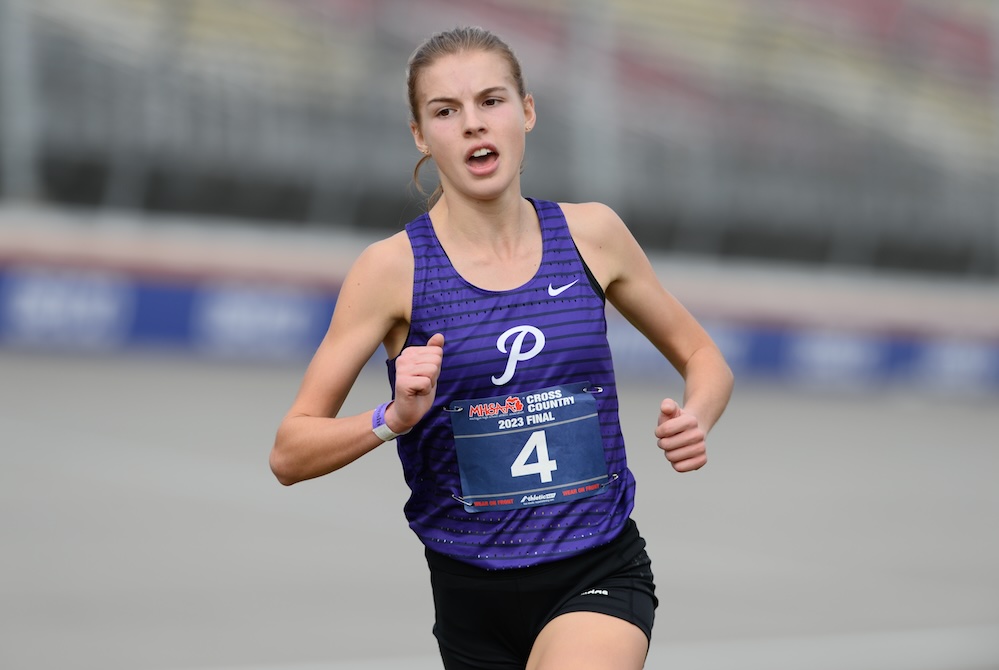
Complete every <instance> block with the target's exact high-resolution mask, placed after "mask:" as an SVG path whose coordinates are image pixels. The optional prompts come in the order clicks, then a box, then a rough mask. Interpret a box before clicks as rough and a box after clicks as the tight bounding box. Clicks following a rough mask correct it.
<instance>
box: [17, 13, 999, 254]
mask: <svg viewBox="0 0 999 670" xmlns="http://www.w3.org/2000/svg"><path fill="white" fill-rule="evenodd" d="M29 6H30V12H31V17H32V21H33V25H34V30H33V34H34V38H35V45H36V51H37V54H38V57H37V59H36V61H37V65H38V72H37V77H36V82H37V86H36V89H37V98H38V99H37V106H38V110H39V112H40V117H41V118H42V125H41V132H42V135H43V137H42V138H41V141H40V146H41V147H43V150H42V152H41V156H40V158H39V160H40V162H41V163H42V165H41V167H42V170H43V174H44V177H45V185H46V189H47V193H48V197H50V198H51V199H53V200H55V201H61V202H66V203H72V204H78V205H79V204H84V205H89V206H132V207H143V208H155V209H173V210H185V209H186V210H192V211H202V212H209V213H221V214H229V215H238V216H252V217H258V218H268V217H270V218H273V219H279V220H282V221H284V222H289V221H306V220H310V221H320V220H321V221H327V220H331V221H332V222H333V223H335V224H339V225H343V224H344V223H351V222H362V221H363V222H365V225H379V223H376V222H381V225H387V226H390V227H397V226H398V224H399V223H400V221H401V220H403V219H405V218H406V216H407V215H408V213H412V211H413V210H414V208H418V207H419V203H418V200H417V199H415V198H414V197H413V196H412V195H411V194H409V193H408V192H407V186H406V182H407V179H408V174H409V169H408V166H410V165H413V164H414V163H415V156H414V155H413V148H412V143H411V140H410V138H409V137H408V132H407V131H406V127H405V123H406V115H407V111H406V109H405V102H404V94H403V89H404V82H403V72H404V67H403V64H404V62H405V59H406V57H407V56H408V55H409V53H410V52H411V51H412V49H413V48H414V46H415V45H416V44H417V43H418V42H419V41H420V40H421V39H423V38H424V37H426V35H428V34H429V33H431V32H433V31H435V30H438V29H442V28H447V27H450V26H453V25H456V24H460V23H470V24H480V25H485V26H488V27H490V28H493V29H494V30H495V31H496V32H498V33H499V34H501V35H502V36H504V37H505V38H507V39H508V41H510V42H511V44H512V45H513V46H514V48H515V49H516V50H517V51H518V53H519V54H520V55H521V57H522V58H523V60H524V61H525V69H526V72H527V75H528V79H529V85H530V87H531V88H532V90H533V91H535V93H536V95H537V98H538V105H539V110H540V114H541V117H540V118H541V126H540V127H539V132H538V133H536V134H535V135H533V136H532V144H531V149H530V151H529V155H528V176H529V178H530V183H531V187H530V191H531V194H532V195H533V194H537V195H543V196H545V197H554V198H565V199H576V198H585V197H597V196H599V197H602V198H606V199H608V200H609V201H610V202H611V204H613V205H614V206H615V207H617V208H619V209H620V210H621V211H622V213H623V214H625V215H626V217H627V219H628V221H629V223H631V224H632V226H633V227H634V229H635V230H636V234H638V235H639V237H640V238H641V239H642V240H643V241H644V242H646V243H649V244H652V245H667V246H670V247H671V248H676V249H681V250H683V249H686V250H696V251H699V252H703V253H711V254H736V255H740V254H741V255H758V254H762V255H769V256H771V257H786V258H790V259H798V260H809V261H820V262H856V263H862V264H868V265H879V264H881V265H888V266H892V265H895V266H899V267H906V268H908V269H937V270H945V271H950V272H958V273H967V272H974V273H982V272H987V273H995V272H997V267H996V266H997V260H996V253H997V252H996V246H997V245H996V244H995V241H994V240H995V238H996V237H997V233H996V232H995V225H996V224H995V220H996V208H997V207H999V204H997V201H996V198H995V197H994V196H993V195H992V192H993V191H994V185H995V183H996V181H997V180H999V166H997V162H996V158H995V157H996V156H997V155H999V129H997V126H999V111H997V103H996V100H999V94H997V93H996V92H995V91H996V86H997V84H996V81H997V78H999V77H997V73H996V70H997V66H996V61H995V60H994V57H993V56H992V53H993V46H992V44H993V36H992V33H991V31H990V25H996V21H995V20H994V19H993V18H992V17H993V16H994V10H992V9H991V7H990V6H989V4H988V3H986V2H982V1H967V2H960V3H947V4H942V3H935V2H929V1H925V0H923V1H916V0H773V1H771V2H766V3H758V2H751V1H748V0H609V1H607V2H569V1H568V0H505V1H503V2H500V1H499V0H484V1H482V2H476V3H468V2H461V1H459V0H426V1H425V2H420V3H413V2H411V1H410V0H73V1H72V2H70V1H68V0H37V1H36V2H33V3H30V5H29ZM588 13H589V14H588ZM588 15H589V16H590V19H589V21H590V23H589V25H588V24H587V20H586V17H587V16H588ZM581 35H597V36H602V38H603V41H602V42H601V43H600V44H593V45H588V44H581V43H580V36H581ZM581 59H582V60H584V61H586V62H585V63H583V65H585V68H583V67H581V68H578V69H577V70H574V69H573V67H572V66H571V63H573V62H574V61H575V62H576V63H580V62H581ZM594 64H596V65H600V64H603V68H602V71H603V74H600V70H601V68H597V67H595V68H594V69H593V72H594V73H595V74H594V77H595V79H594V80H593V81H592V82H591V84H590V85H587V84H586V81H585V76H586V75H587V73H588V72H589V70H588V69H587V70H586V71H581V70H584V69H586V68H589V67H590V66H593V65H594ZM581 77H583V78H581ZM588 86H589V89H594V88H595V89H596V90H597V93H596V94H594V92H593V90H588ZM593 128H599V129H601V131H600V133H599V134H596V133H594V131H593V130H592V129H593ZM588 132H589V133H590V134H589V137H590V138H591V140H592V141H591V142H589V143H587V142H580V140H579V138H580V137H586V136H587V135H586V133H588ZM610 149H613V151H610ZM594 152H595V153H594ZM359 165H360V166H361V167H360V169H359V167H358V166H359ZM567 165H576V166H583V168H584V169H575V170H573V169H567V168H566V166H567ZM601 168H602V169H601ZM594 180H598V181H594ZM598 187H600V188H598ZM593 193H596V194H597V196H594V195H588V194H593ZM754 239H756V240H765V242H764V243H763V244H753V243H751V242H750V240H754ZM781 240H784V241H785V243H784V244H783V245H782V244H781ZM941 245H944V247H946V248H948V249H950V251H948V252H947V253H939V252H940V250H941V248H943V247H942V246H941Z"/></svg>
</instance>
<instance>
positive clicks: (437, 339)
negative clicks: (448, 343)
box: [427, 333, 444, 347]
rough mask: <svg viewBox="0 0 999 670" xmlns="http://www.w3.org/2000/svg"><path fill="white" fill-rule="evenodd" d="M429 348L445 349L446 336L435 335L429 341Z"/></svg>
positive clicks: (441, 334)
mask: <svg viewBox="0 0 999 670" xmlns="http://www.w3.org/2000/svg"><path fill="white" fill-rule="evenodd" d="M427 346H428V347H443V346H444V335H443V333H434V334H433V335H432V336H431V337H430V339H429V340H428V341H427Z"/></svg>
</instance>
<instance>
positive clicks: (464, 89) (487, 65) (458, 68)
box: [418, 50, 516, 100]
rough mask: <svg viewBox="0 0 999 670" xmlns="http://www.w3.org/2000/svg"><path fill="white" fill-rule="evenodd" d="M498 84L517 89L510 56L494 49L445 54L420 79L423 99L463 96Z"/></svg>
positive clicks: (419, 89)
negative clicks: (504, 55) (509, 61)
mask: <svg viewBox="0 0 999 670" xmlns="http://www.w3.org/2000/svg"><path fill="white" fill-rule="evenodd" d="M497 86H506V87H509V88H513V89H516V85H515V82H514V80H513V73H512V72H511V71H510V64H509V63H508V62H507V60H506V58H504V57H503V56H502V55H500V54H498V53H494V52H491V51H481V50H476V51H463V52H461V53H457V54H452V55H447V56H441V57H440V58H438V59H437V60H435V61H434V62H433V63H432V64H431V65H430V66H428V67H427V68H426V69H425V70H424V71H423V72H422V73H421V74H420V78H419V80H418V95H419V96H420V98H421V99H422V100H433V99H435V98H460V97H462V95H475V94H476V93H477V92H479V91H483V90H485V89H487V88H494V87H497Z"/></svg>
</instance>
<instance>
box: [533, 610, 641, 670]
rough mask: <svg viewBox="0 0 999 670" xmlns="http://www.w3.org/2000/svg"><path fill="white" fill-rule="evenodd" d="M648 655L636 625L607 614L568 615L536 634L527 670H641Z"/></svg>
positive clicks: (580, 613)
mask: <svg viewBox="0 0 999 670" xmlns="http://www.w3.org/2000/svg"><path fill="white" fill-rule="evenodd" d="M648 652H649V640H648V638H647V637H646V636H645V632H644V631H642V629H641V628H639V627H638V626H636V625H634V624H632V623H629V622H627V621H625V620H624V619H619V618H617V617H614V616H610V615H607V614H599V613H597V612H569V613H567V614H562V615H561V616H558V617H555V618H554V619H552V620H551V621H550V622H548V625H547V626H545V627H544V629H543V630H542V631H541V633H540V634H539V635H538V638H537V640H536V641H535V643H534V648H533V650H532V651H531V656H530V658H529V660H528V662H527V670H570V669H571V670H576V668H587V669H588V670H640V669H641V668H642V667H644V665H645V658H646V656H647V655H648Z"/></svg>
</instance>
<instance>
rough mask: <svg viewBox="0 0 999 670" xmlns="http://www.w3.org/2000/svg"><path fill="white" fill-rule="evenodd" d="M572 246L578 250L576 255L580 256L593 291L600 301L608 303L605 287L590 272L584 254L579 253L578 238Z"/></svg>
mask: <svg viewBox="0 0 999 670" xmlns="http://www.w3.org/2000/svg"><path fill="white" fill-rule="evenodd" d="M570 237H571V235H570ZM572 248H573V249H575V250H576V255H577V256H578V257H579V262H580V263H582V264H583V272H585V273H586V278H587V279H588V280H589V282H590V288H592V289H593V292H594V293H596V294H597V297H599V298H600V302H602V303H604V304H607V296H606V295H604V290H603V288H601V286H600V282H598V281H597V278H596V277H594V276H593V273H592V272H590V266H589V265H587V264H586V259H585V258H583V254H581V253H579V247H577V246H576V240H573V241H572Z"/></svg>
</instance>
